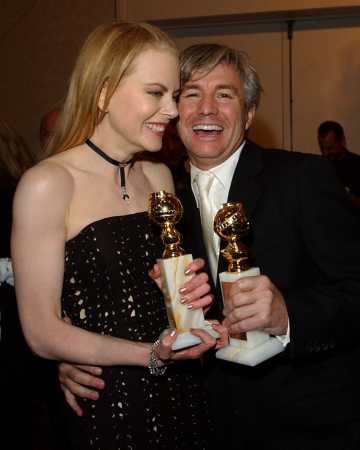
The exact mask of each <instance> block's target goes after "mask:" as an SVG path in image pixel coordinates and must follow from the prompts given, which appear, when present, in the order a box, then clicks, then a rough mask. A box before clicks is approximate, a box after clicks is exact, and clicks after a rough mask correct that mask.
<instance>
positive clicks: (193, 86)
mask: <svg viewBox="0 0 360 450" xmlns="http://www.w3.org/2000/svg"><path fill="white" fill-rule="evenodd" d="M190 89H199V90H201V87H200V86H199V85H198V84H196V83H193V84H189V83H186V84H185V85H184V86H183V88H182V89H181V90H182V91H187V90H190ZM219 89H229V90H231V91H233V92H235V93H236V94H238V93H239V90H238V89H237V87H236V86H234V85H233V84H225V83H224V84H217V85H216V86H215V90H216V91H218V90H219Z"/></svg>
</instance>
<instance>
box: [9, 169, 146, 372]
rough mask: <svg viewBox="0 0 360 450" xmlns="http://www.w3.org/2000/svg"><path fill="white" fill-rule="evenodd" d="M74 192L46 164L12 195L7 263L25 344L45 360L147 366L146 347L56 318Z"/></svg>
mask: <svg viewBox="0 0 360 450" xmlns="http://www.w3.org/2000/svg"><path fill="white" fill-rule="evenodd" d="M73 188H74V186H73V179H72V177H71V175H70V174H69V173H68V172H67V171H66V170H65V169H64V168H62V167H60V166H58V165H56V164H54V163H51V162H45V163H42V164H40V165H38V166H36V167H34V168H33V169H31V170H29V171H28V172H27V173H26V174H25V175H24V176H23V178H22V179H21V181H20V184H19V186H18V189H17V191H16V195H15V201H14V221H13V230H12V258H13V264H14V272H15V288H16V294H17V300H18V306H19V314H20V319H21V324H22V327H23V330H24V334H25V337H26V340H27V341H28V344H29V345H30V347H31V348H32V350H33V351H34V352H35V353H36V354H38V355H39V356H42V357H44V358H49V359H59V360H67V361H72V362H76V363H80V364H82V363H83V364H94V365H116V364H131V365H141V366H147V365H148V361H149V352H150V345H149V344H146V343H140V342H132V341H127V340H123V339H118V338H115V337H111V336H103V335H100V334H96V333H92V332H89V331H85V330H82V329H80V328H78V327H75V326H72V325H70V324H68V323H65V322H64V321H63V320H62V318H61V291H62V283H63V274H64V247H65V240H66V219H67V215H68V211H69V205H70V203H71V198H72V194H73Z"/></svg>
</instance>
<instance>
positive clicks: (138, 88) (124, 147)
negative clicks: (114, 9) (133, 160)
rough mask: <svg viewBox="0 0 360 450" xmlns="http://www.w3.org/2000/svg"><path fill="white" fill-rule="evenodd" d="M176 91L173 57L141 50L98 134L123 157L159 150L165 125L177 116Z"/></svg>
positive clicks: (161, 51) (176, 69)
mask: <svg viewBox="0 0 360 450" xmlns="http://www.w3.org/2000/svg"><path fill="white" fill-rule="evenodd" d="M178 90H179V66H178V59H177V56H176V55H175V54H174V53H172V52H171V51H170V50H168V49H151V48H150V49H147V50H144V51H143V52H142V53H141V54H140V55H138V56H137V58H136V59H135V60H134V63H133V67H132V68H131V70H130V72H129V74H128V75H127V76H126V77H124V78H123V79H122V80H121V82H120V83H119V86H118V87H117V89H116V91H115V92H114V94H113V96H112V97H111V99H110V102H109V106H108V108H107V113H106V115H105V117H104V119H103V120H102V122H101V123H100V124H99V126H98V127H99V130H98V131H100V132H104V133H106V136H107V137H108V138H110V139H111V141H112V142H113V143H114V144H115V145H116V147H117V149H118V150H119V151H121V152H123V153H124V155H128V154H132V153H135V152H138V151H142V150H150V151H157V150H160V148H161V145H162V137H163V134H164V131H165V128H166V126H167V124H168V123H169V121H170V120H171V119H173V118H174V117H176V116H177V115H178V112H177V107H176V96H177V94H178ZM99 106H100V107H101V105H99Z"/></svg>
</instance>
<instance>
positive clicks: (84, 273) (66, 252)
mask: <svg viewBox="0 0 360 450" xmlns="http://www.w3.org/2000/svg"><path fill="white" fill-rule="evenodd" d="M178 72H179V69H178V59H177V51H176V48H175V46H174V44H173V42H172V41H171V40H170V39H169V38H168V37H167V36H166V35H165V34H164V33H163V32H161V31H160V30H158V29H157V28H154V27H152V26H150V25H147V24H132V23H115V24H111V25H104V26H100V27H98V28H97V29H96V30H95V31H94V32H93V33H92V34H91V35H90V36H89V37H88V39H87V40H86V42H85V44H84V46H83V48H82V50H81V52H80V55H79V57H78V60H77V63H76V66H75V69H74V72H73V74H72V77H71V81H70V86H69V91H68V95H67V98H66V100H65V102H64V107H63V110H62V113H61V116H60V118H59V119H58V122H57V126H56V129H55V133H54V136H53V137H52V140H51V141H50V143H49V146H48V148H49V149H50V150H51V152H52V153H54V154H53V156H51V157H49V158H48V159H45V160H44V161H42V162H41V163H39V164H38V165H37V166H35V167H34V168H32V169H31V170H30V171H28V172H27V173H26V174H25V175H24V176H23V178H22V180H21V182H20V185H19V187H18V189H17V193H16V198H15V208H14V211H15V218H14V226H13V237H12V252H13V253H12V254H13V259H14V267H15V286H16V292H17V296H18V304H19V311H20V317H21V322H22V326H23V329H24V333H25V336H26V339H27V341H28V343H29V345H30V346H31V348H32V349H33V351H34V352H36V353H37V354H38V355H40V356H42V357H44V358H49V359H56V360H62V361H69V362H73V363H77V364H90V365H100V366H103V376H104V379H105V383H106V388H105V390H104V395H102V396H101V398H100V399H99V400H98V401H97V402H95V401H86V400H85V401H83V403H82V405H81V406H82V409H83V411H84V415H83V417H76V416H75V415H73V414H72V413H71V412H70V411H68V414H69V416H68V420H67V424H68V430H67V431H68V434H69V441H70V443H69V447H70V448H76V449H88V448H94V449H99V450H100V449H101V450H112V449H114V450H115V449H130V448H131V449H144V448H147V449H157V450H158V449H167V450H168V449H170V448H171V449H183V450H185V449H189V448H193V449H205V448H208V440H209V439H208V438H209V437H210V430H211V426H210V423H209V419H208V417H207V413H206V412H207V409H208V408H207V402H206V396H205V393H204V391H203V388H202V381H201V368H200V366H199V363H198V361H181V362H176V363H174V364H172V365H171V366H169V367H167V363H168V362H169V361H170V360H179V359H181V360H185V359H189V358H190V359H193V358H196V357H198V356H200V355H201V354H202V353H203V352H204V351H205V350H207V349H209V348H211V347H213V346H214V345H216V342H215V340H214V339H213V338H211V337H210V336H209V335H207V334H206V333H205V332H202V331H200V330H198V331H194V333H195V334H197V335H198V336H200V337H201V339H202V341H203V343H202V344H199V345H198V346H196V347H194V348H191V349H188V350H183V351H181V352H179V353H177V354H175V353H174V352H172V351H171V344H172V342H173V340H174V339H175V337H176V336H175V335H174V334H173V333H172V334H167V335H166V336H165V337H162V338H160V340H159V336H160V334H161V332H162V331H163V330H164V329H165V328H166V327H167V319H166V312H165V307H164V302H163V298H162V294H161V291H160V290H159V288H158V287H157V285H156V283H155V282H154V281H153V280H152V279H151V278H150V277H149V276H148V272H149V270H150V269H151V268H152V266H153V264H154V262H155V261H156V258H157V257H158V256H159V255H160V252H161V246H160V243H159V238H158V230H156V232H153V229H152V225H151V224H150V223H149V220H148V217H147V213H146V210H147V201H148V196H149V193H150V192H153V191H158V190H160V189H165V190H167V191H170V192H171V191H173V182H172V179H171V176H170V173H169V170H168V169H167V168H166V167H165V166H163V165H162V164H155V163H151V162H145V161H141V160H136V158H135V156H136V155H138V154H139V153H140V152H142V151H143V150H148V151H150V152H155V151H158V150H159V149H160V148H161V144H162V136H163V133H164V130H165V128H166V126H167V124H168V123H169V121H170V120H171V119H173V118H175V117H176V116H177V108H176V101H175V100H176V96H177V93H178V89H179V76H178ZM202 266H203V261H201V260H195V261H194V262H193V263H192V265H191V266H190V267H189V270H190V271H193V272H194V277H193V278H192V279H191V280H190V281H189V282H188V283H187V284H186V285H184V289H185V290H186V291H185V295H184V301H185V302H187V303H188V304H189V306H190V307H195V308H196V307H205V306H207V305H208V304H209V303H210V302H211V300H212V298H211V295H210V293H209V285H208V283H207V276H206V275H205V274H201V273H200V274H195V272H197V271H198V270H199V269H201V267H202ZM155 272H156V271H155ZM62 316H66V317H67V318H68V319H70V320H71V324H70V323H69V321H64V320H62ZM214 327H215V329H218V330H219V331H221V327H219V325H214ZM149 369H150V370H149ZM166 369H167V371H165V370H166ZM155 375H160V376H155Z"/></svg>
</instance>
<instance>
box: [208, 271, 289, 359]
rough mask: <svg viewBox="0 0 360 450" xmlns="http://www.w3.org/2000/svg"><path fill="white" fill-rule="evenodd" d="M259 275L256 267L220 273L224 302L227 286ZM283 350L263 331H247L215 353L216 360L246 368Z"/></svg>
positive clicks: (275, 339) (273, 338)
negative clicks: (241, 279) (244, 278)
mask: <svg viewBox="0 0 360 450" xmlns="http://www.w3.org/2000/svg"><path fill="white" fill-rule="evenodd" d="M256 275H260V270H259V268H258V267H252V268H251V269H249V270H246V271H244V272H240V273H238V272H236V273H235V272H222V273H220V274H219V279H220V282H221V289H222V293H223V299H224V302H226V295H227V291H228V289H229V287H230V286H229V285H230V284H231V283H233V282H234V281H236V280H238V279H239V278H243V277H251V276H256ZM283 350H284V347H283V345H282V343H281V342H280V341H279V340H278V339H277V338H275V337H270V335H269V334H267V333H264V332H263V331H248V332H247V333H244V338H243V337H242V336H241V338H234V337H232V338H230V344H229V345H227V346H226V347H224V348H222V349H220V350H218V351H217V352H216V357H217V358H218V359H223V360H225V361H231V362H234V363H237V364H243V365H246V366H256V365H258V364H260V363H261V362H263V361H266V360H267V359H269V358H271V357H272V356H275V355H277V354H278V353H281V352H282V351H283Z"/></svg>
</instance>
